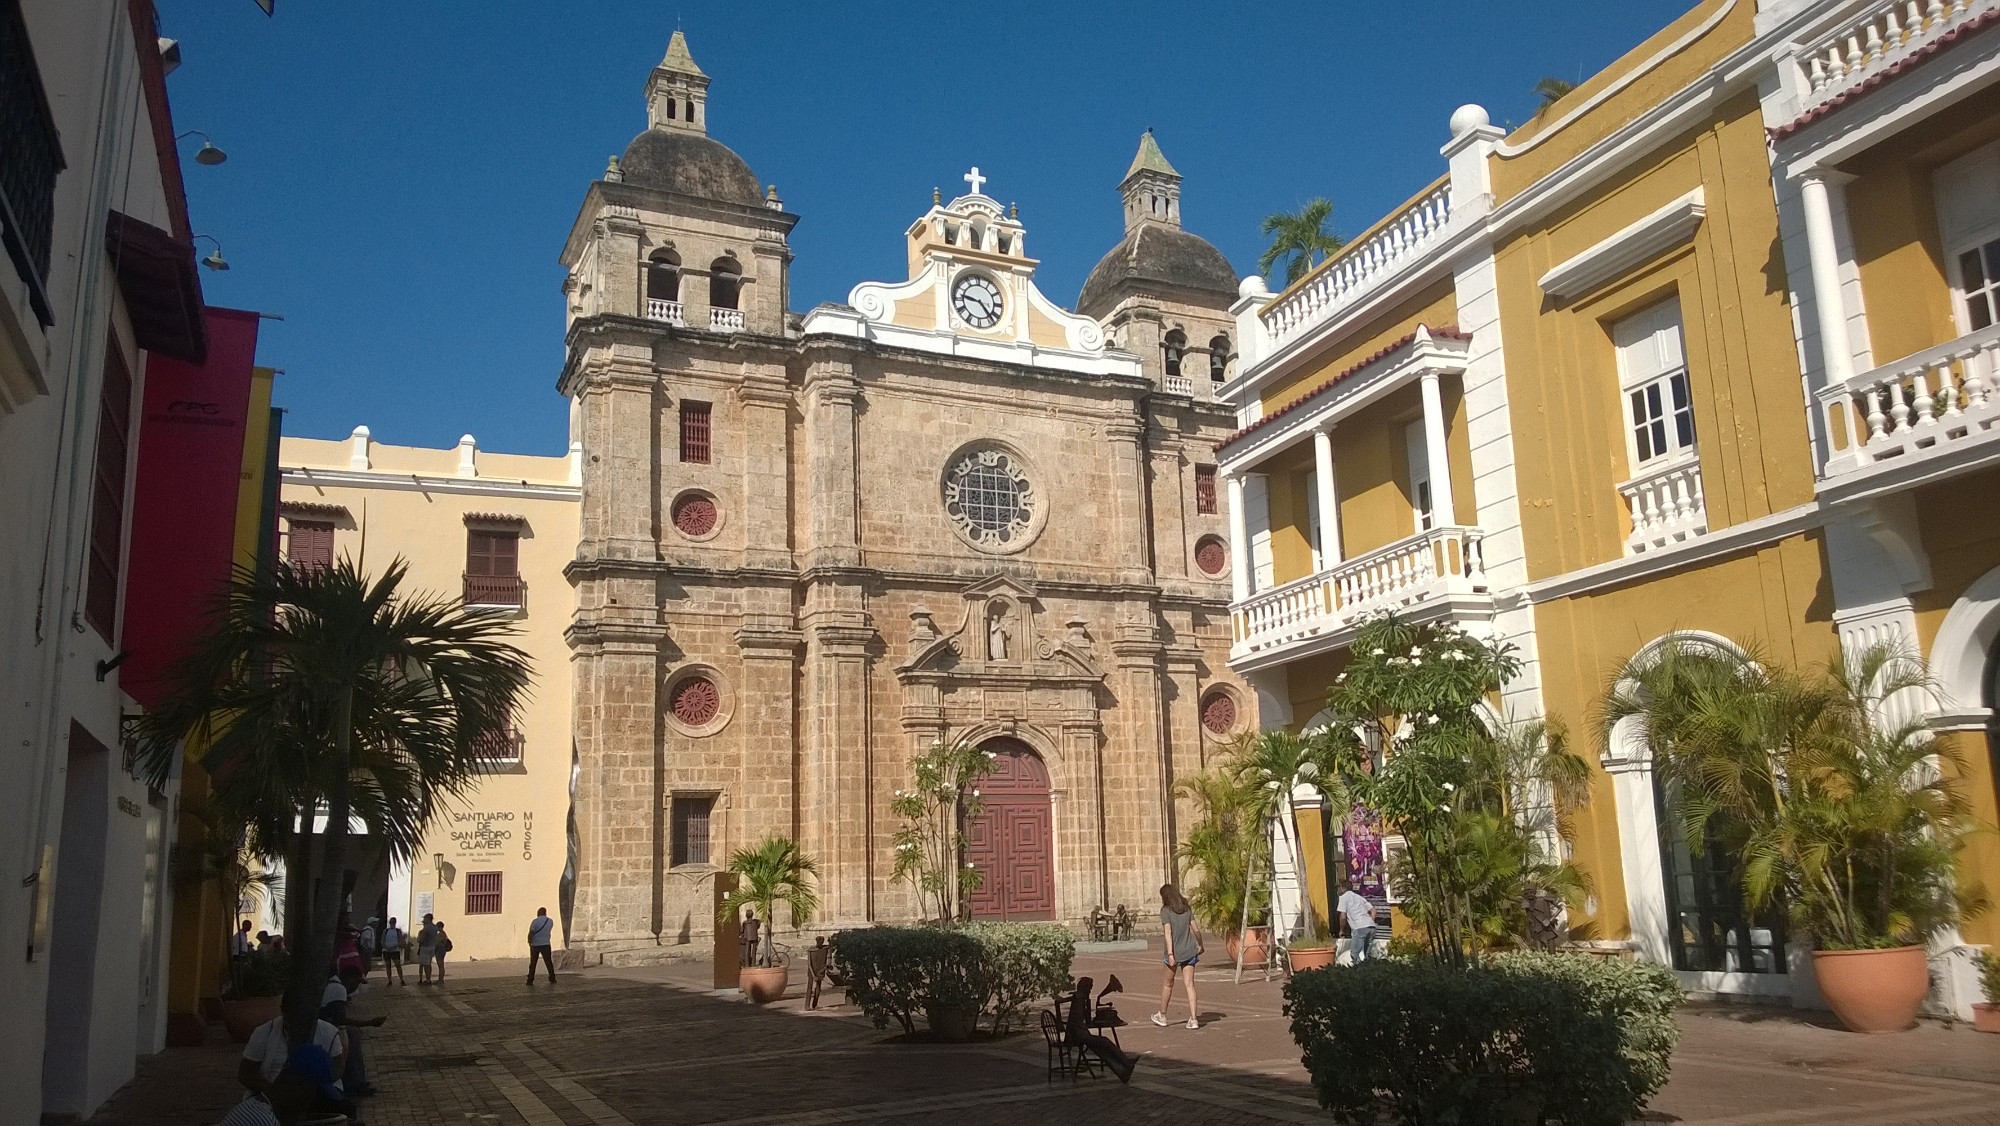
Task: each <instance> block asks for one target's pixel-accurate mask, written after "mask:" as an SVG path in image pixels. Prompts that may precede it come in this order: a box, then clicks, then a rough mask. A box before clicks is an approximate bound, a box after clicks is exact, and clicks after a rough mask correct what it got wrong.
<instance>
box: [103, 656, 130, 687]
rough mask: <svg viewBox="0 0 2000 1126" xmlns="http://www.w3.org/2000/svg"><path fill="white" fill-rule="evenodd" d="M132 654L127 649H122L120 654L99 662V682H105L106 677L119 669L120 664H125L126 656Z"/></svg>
mask: <svg viewBox="0 0 2000 1126" xmlns="http://www.w3.org/2000/svg"><path fill="white" fill-rule="evenodd" d="M131 655H132V654H131V653H129V652H127V651H126V650H124V649H120V650H119V651H118V655H117V656H115V657H112V658H111V659H110V660H108V661H99V662H97V682H98V683H99V684H102V683H104V678H105V677H107V676H110V675H111V674H112V673H114V672H116V671H118V666H119V665H122V664H124V663H125V658H127V657H130V656H131Z"/></svg>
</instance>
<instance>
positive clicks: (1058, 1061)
mask: <svg viewBox="0 0 2000 1126" xmlns="http://www.w3.org/2000/svg"><path fill="white" fill-rule="evenodd" d="M1042 1039H1043V1040H1045V1041H1047V1042H1048V1047H1049V1078H1050V1079H1054V1078H1055V1077H1056V1076H1058V1075H1068V1076H1069V1077H1070V1078H1071V1079H1075V1078H1076V1076H1077V1073H1078V1072H1082V1071H1088V1072H1089V1073H1090V1077H1091V1078H1092V1079H1095V1078H1097V1068H1098V1066H1099V1065H1100V1064H1101V1063H1102V1062H1103V1061H1102V1060H1099V1059H1098V1058H1097V1052H1096V1051H1095V1050H1093V1049H1092V1048H1091V1046H1090V1045H1088V1044H1073V1043H1071V1042H1070V1039H1069V1033H1068V1032H1067V1031H1066V1030H1065V1029H1064V1028H1063V1022H1062V1020H1061V1018H1059V1017H1057V1016H1056V1011H1055V1010H1054V1009H1043V1010H1042Z"/></svg>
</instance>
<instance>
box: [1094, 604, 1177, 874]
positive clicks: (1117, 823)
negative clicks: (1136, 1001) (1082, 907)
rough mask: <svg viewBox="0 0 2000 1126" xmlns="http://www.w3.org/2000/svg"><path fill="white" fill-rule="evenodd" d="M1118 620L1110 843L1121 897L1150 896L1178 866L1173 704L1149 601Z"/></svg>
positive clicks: (1107, 814)
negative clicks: (1170, 754) (1170, 738)
mask: <svg viewBox="0 0 2000 1126" xmlns="http://www.w3.org/2000/svg"><path fill="white" fill-rule="evenodd" d="M1127 613H1128V614H1129V615H1130V616H1129V617H1127V618H1126V619H1125V620H1123V621H1121V622H1119V624H1118V635H1117V637H1116V638H1115V639H1114V640H1113V642H1112V645H1111V652H1112V656H1113V662H1114V671H1113V673H1112V679H1113V692H1114V694H1115V695H1116V697H1117V700H1118V708H1117V712H1116V713H1115V726H1114V729H1113V730H1114V734H1113V737H1112V742H1111V745H1110V746H1109V747H1108V748H1107V749H1106V751H1105V755H1104V760H1105V761H1104V770H1105V795H1104V802H1105V809H1104V818H1105V823H1106V838H1107V841H1106V848H1107V850H1108V852H1109V857H1110V863H1109V868H1110V872H1111V893H1112V895H1113V896H1114V898H1115V899H1118V900H1122V901H1125V902H1131V901H1132V900H1134V899H1137V900H1138V901H1140V902H1144V901H1145V895H1146V893H1147V892H1148V891H1151V890H1154V889H1156V888H1157V887H1158V885H1159V883H1160V881H1161V880H1163V879H1165V877H1166V873H1168V872H1171V871H1173V863H1174V862H1173V841H1172V839H1171V837H1170V836H1169V832H1168V823H1167V806H1168V804H1169V801H1170V798H1169V791H1170V789H1171V787H1172V784H1173V780H1172V778H1170V777H1169V776H1168V772H1167V740H1166V731H1165V727H1166V708H1165V704H1166V701H1165V700H1164V699H1163V691H1162V689H1163V684H1162V679H1161V671H1162V670H1161V657H1162V656H1163V654H1164V652H1165V648H1166V647H1165V646H1164V645H1163V644H1161V641H1160V636H1159V627H1158V625H1157V624H1156V623H1155V622H1154V620H1153V612H1152V608H1151V607H1150V606H1143V605H1138V606H1131V607H1128V608H1127Z"/></svg>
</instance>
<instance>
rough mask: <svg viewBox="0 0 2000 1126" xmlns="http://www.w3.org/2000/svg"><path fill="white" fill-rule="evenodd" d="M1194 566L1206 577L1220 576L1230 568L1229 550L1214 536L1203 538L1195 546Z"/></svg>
mask: <svg viewBox="0 0 2000 1126" xmlns="http://www.w3.org/2000/svg"><path fill="white" fill-rule="evenodd" d="M1194 565H1195V566H1197V567H1199V568H1201V573H1202V574H1204V575H1219V574H1221V573H1222V571H1223V569H1224V568H1226V567H1228V566H1229V549H1228V548H1226V547H1224V546H1222V541H1221V540H1219V539H1216V538H1215V537H1214V536H1203V537H1202V538H1201V540H1200V541H1199V542H1197V543H1196V544H1195V545H1194Z"/></svg>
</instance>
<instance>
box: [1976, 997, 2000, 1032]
mask: <svg viewBox="0 0 2000 1126" xmlns="http://www.w3.org/2000/svg"><path fill="white" fill-rule="evenodd" d="M1972 1027H1974V1028H1976V1029H1978V1030H1979V1031H1981V1032H2000V1003H1996V1002H1992V1001H1976V1002H1974V1003H1973V1005H1972Z"/></svg>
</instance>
